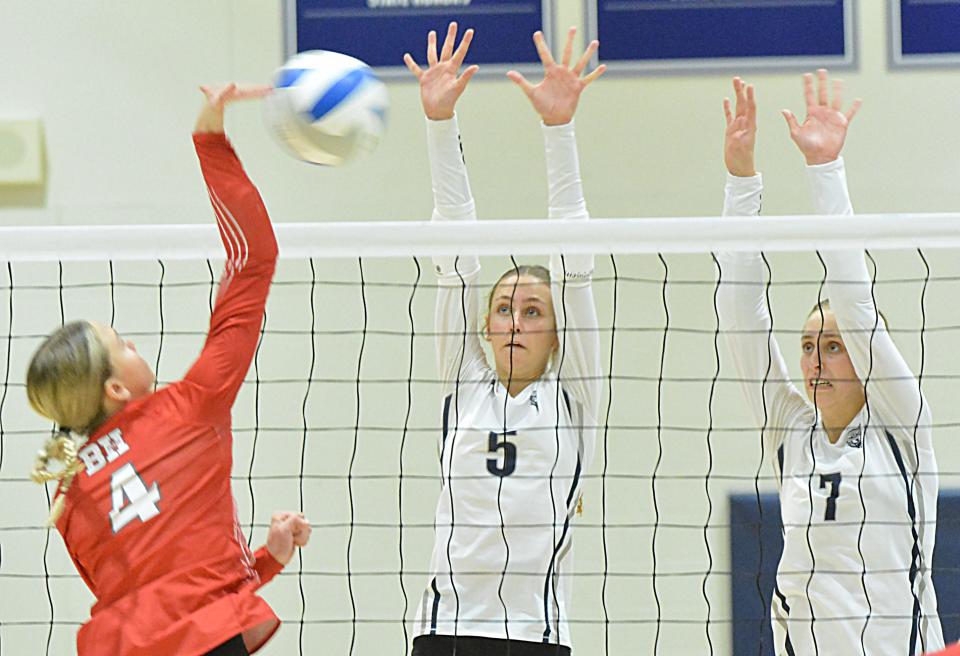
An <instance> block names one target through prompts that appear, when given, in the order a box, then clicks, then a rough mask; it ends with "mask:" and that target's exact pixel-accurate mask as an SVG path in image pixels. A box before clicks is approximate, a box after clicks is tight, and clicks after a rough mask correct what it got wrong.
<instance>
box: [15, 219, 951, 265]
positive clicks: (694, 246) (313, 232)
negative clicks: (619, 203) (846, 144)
mask: <svg viewBox="0 0 960 656" xmlns="http://www.w3.org/2000/svg"><path fill="white" fill-rule="evenodd" d="M274 229H275V232H276V233H277V239H278V241H279V244H280V252H281V255H282V256H283V257H286V258H308V257H392V256H409V255H412V254H416V255H424V256H426V255H429V256H440V255H467V254H470V255H502V254H504V239H503V235H504V234H509V235H510V251H511V253H512V254H513V255H515V256H516V255H542V254H546V253H553V252H563V253H565V254H567V255H571V254H575V253H617V254H623V253H703V252H709V251H717V250H724V251H740V252H743V251H758V250H759V251H766V252H773V251H812V250H818V249H819V250H846V249H864V248H869V249H872V250H890V249H902V248H958V247H960V213H940V214H921V213H914V214H859V215H855V216H836V217H834V216H821V215H816V216H766V217H762V218H761V217H722V218H720V217H686V218H649V219H637V218H629V219H591V220H590V221H589V223H587V222H581V221H562V220H555V219H516V220H491V221H483V222H475V223H465V224H462V225H461V224H459V223H457V224H452V223H442V222H437V223H432V222H428V221H402V222H401V221H377V222H365V221H357V222H331V223H280V224H275V225H274ZM204 258H211V259H215V260H219V259H222V258H223V246H222V245H221V243H220V239H219V235H218V232H217V228H216V226H215V225H213V224H212V223H211V224H207V223H197V224H188V225H135V226H123V225H99V226H38V227H0V261H6V262H29V261H46V262H50V261H57V260H62V261H102V260H108V259H112V260H115V261H120V260H157V259H163V260H192V259H204Z"/></svg>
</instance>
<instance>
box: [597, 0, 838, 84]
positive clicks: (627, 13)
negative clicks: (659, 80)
mask: <svg viewBox="0 0 960 656" xmlns="http://www.w3.org/2000/svg"><path fill="white" fill-rule="evenodd" d="M586 3H587V18H588V29H589V31H590V33H591V38H596V39H599V40H600V53H599V61H600V62H604V63H606V64H608V65H610V66H611V70H618V69H619V70H635V71H656V70H683V69H686V70H718V69H735V70H738V71H739V70H745V69H747V68H771V67H784V66H796V67H801V66H802V67H814V66H831V67H834V68H836V67H842V66H850V65H852V64H853V63H854V36H853V25H854V22H853V2H852V0H722V1H718V0H586Z"/></svg>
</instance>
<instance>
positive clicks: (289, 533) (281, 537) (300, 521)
mask: <svg viewBox="0 0 960 656" xmlns="http://www.w3.org/2000/svg"><path fill="white" fill-rule="evenodd" d="M312 530H313V529H312V528H311V527H310V522H308V521H307V520H306V519H304V517H303V515H302V514H301V513H293V512H276V513H274V514H273V517H271V518H270V531H269V533H268V534H267V551H269V552H270V555H271V556H273V557H274V558H275V559H276V560H277V562H279V563H280V564H281V565H286V564H287V563H289V562H290V559H291V558H293V552H294V549H295V548H296V547H303V546H305V545H306V544H307V542H309V541H310V532H311V531H312Z"/></svg>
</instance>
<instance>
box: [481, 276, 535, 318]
mask: <svg viewBox="0 0 960 656" xmlns="http://www.w3.org/2000/svg"><path fill="white" fill-rule="evenodd" d="M510 276H516V277H517V279H519V278H520V276H530V277H532V278H536V279H537V280H538V281H540V282H542V283H543V284H544V285H546V286H547V287H549V286H550V269H548V268H547V267H545V266H540V265H539V264H519V265H517V266H515V267H513V268H512V269H507V270H506V271H504V272H503V274H501V276H500V277H499V278H497V282H495V283H493V287H491V288H490V292H489V293H488V294H487V313H488V314H489V312H490V305H491V304H492V303H493V295H494V294H495V293H496V291H497V287H499V286H500V283H502V282H503V281H504V280H506V279H507V278H509V277H510Z"/></svg>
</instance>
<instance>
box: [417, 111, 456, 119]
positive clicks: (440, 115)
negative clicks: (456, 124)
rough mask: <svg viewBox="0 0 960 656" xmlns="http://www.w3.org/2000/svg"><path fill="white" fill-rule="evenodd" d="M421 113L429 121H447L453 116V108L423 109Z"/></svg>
mask: <svg viewBox="0 0 960 656" xmlns="http://www.w3.org/2000/svg"><path fill="white" fill-rule="evenodd" d="M423 113H424V115H425V116H426V117H427V118H428V119H429V120H431V121H449V120H450V119H452V118H453V115H454V110H453V109H451V110H431V111H426V110H424V112H423Z"/></svg>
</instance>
